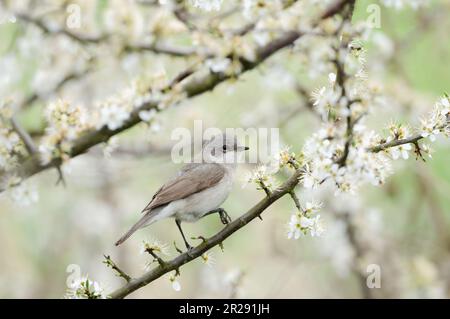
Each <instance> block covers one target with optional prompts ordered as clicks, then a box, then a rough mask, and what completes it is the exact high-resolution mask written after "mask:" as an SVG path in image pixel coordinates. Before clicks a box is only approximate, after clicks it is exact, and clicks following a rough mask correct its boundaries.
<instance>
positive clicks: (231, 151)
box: [203, 133, 249, 163]
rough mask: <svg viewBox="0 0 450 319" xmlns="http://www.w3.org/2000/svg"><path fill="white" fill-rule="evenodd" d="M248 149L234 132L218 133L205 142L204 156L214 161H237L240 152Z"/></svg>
mask: <svg viewBox="0 0 450 319" xmlns="http://www.w3.org/2000/svg"><path fill="white" fill-rule="evenodd" d="M248 149H249V148H248V147H247V146H243V145H241V144H240V143H239V142H238V139H237V138H236V136H235V135H234V134H230V133H223V134H217V135H214V136H213V137H212V138H211V139H209V140H206V141H204V142H203V157H204V159H211V160H212V161H214V162H222V163H237V160H238V155H239V153H241V152H243V151H246V150H248Z"/></svg>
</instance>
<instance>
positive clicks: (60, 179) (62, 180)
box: [56, 165, 66, 187]
mask: <svg viewBox="0 0 450 319" xmlns="http://www.w3.org/2000/svg"><path fill="white" fill-rule="evenodd" d="M56 170H57V172H58V180H57V181H56V185H59V184H60V183H61V184H62V186H63V187H66V180H65V178H64V173H63V171H62V169H61V165H56Z"/></svg>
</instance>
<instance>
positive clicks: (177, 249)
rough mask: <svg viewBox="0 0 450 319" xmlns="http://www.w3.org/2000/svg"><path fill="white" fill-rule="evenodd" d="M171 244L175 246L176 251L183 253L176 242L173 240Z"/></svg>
mask: <svg viewBox="0 0 450 319" xmlns="http://www.w3.org/2000/svg"><path fill="white" fill-rule="evenodd" d="M173 246H174V247H175V250H176V251H177V253H179V254H183V251H182V250H181V249H180V248H178V246H177V243H176V242H175V241H174V242H173Z"/></svg>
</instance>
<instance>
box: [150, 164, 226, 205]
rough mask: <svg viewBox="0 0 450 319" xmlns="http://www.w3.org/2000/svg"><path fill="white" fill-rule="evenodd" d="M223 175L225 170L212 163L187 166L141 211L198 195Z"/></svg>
mask: <svg viewBox="0 0 450 319" xmlns="http://www.w3.org/2000/svg"><path fill="white" fill-rule="evenodd" d="M224 175H225V169H224V168H223V167H222V166H220V165H218V164H214V163H208V164H195V165H194V164H188V165H186V166H185V167H183V168H182V169H181V171H180V172H179V173H178V175H177V176H176V177H175V178H174V179H172V180H171V181H169V182H167V183H166V184H164V185H163V186H162V187H161V188H160V189H159V190H158V191H157V192H156V194H155V195H153V198H152V200H151V201H150V203H148V205H147V206H146V207H145V208H144V209H143V210H142V212H147V211H149V210H151V209H153V208H155V207H158V206H161V205H165V204H168V203H170V202H172V201H175V200H178V199H183V198H185V197H188V196H189V195H192V194H195V193H198V192H200V191H202V190H204V189H206V188H209V187H212V186H214V185H216V184H217V183H218V182H219V181H220V180H221V179H222V178H223V176H224Z"/></svg>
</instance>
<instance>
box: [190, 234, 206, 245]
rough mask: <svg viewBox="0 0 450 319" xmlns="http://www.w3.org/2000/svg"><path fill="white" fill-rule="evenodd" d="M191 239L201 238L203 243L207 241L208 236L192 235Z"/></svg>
mask: <svg viewBox="0 0 450 319" xmlns="http://www.w3.org/2000/svg"><path fill="white" fill-rule="evenodd" d="M191 239H193V240H201V241H202V243H206V242H207V240H206V238H205V237H203V236H197V237H191Z"/></svg>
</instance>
